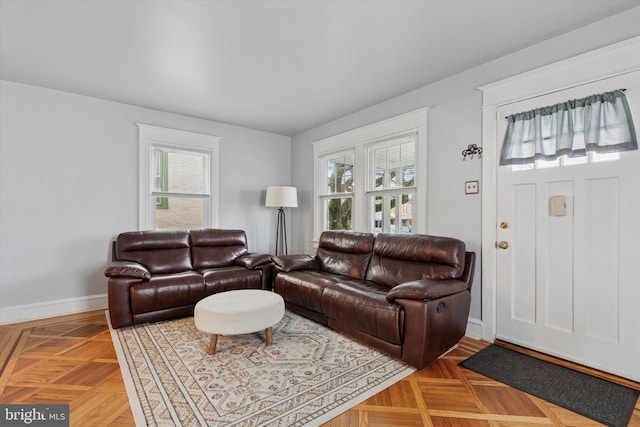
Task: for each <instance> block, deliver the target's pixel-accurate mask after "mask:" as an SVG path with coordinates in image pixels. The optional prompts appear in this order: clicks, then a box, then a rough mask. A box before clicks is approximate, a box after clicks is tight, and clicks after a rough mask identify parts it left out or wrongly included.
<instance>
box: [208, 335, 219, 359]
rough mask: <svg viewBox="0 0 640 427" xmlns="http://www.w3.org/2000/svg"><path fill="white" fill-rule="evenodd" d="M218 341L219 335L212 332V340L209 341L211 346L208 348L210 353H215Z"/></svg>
mask: <svg viewBox="0 0 640 427" xmlns="http://www.w3.org/2000/svg"><path fill="white" fill-rule="evenodd" d="M217 342H218V335H216V334H211V340H210V341H209V348H208V349H207V353H208V354H214V353H215V352H216V344H217Z"/></svg>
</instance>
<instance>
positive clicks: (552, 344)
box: [496, 71, 640, 381]
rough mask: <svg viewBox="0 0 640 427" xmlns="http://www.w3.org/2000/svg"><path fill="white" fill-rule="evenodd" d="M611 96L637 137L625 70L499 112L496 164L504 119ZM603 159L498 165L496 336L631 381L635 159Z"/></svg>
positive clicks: (639, 346) (633, 79)
mask: <svg viewBox="0 0 640 427" xmlns="http://www.w3.org/2000/svg"><path fill="white" fill-rule="evenodd" d="M620 88H626V89H627V90H626V96H627V99H628V101H629V105H630V108H631V111H632V114H633V118H634V122H635V125H636V130H637V131H640V128H639V127H640V71H635V72H632V73H628V74H625V75H622V76H617V77H614V78H610V79H606V80H602V81H599V82H596V83H590V84H587V85H582V86H579V87H574V88H571V89H566V90H563V91H559V92H554V93H551V94H547V95H544V96H540V97H536V98H534V99H528V100H525V101H520V102H517V103H514V104H510V105H506V106H503V107H500V108H499V109H498V113H499V116H498V123H499V124H498V133H497V134H498V139H499V142H498V149H497V152H498V156H499V153H500V149H501V147H502V140H501V138H503V137H504V134H505V129H506V125H507V123H506V120H504V119H503V118H504V117H505V116H507V115H509V114H512V113H518V112H521V111H527V110H531V109H533V108H536V107H543V106H548V105H552V104H555V103H559V102H563V101H566V100H569V99H576V98H582V97H586V96H589V95H592V94H595V93H602V92H606V91H610V90H614V89H620ZM610 157H611V155H607V156H595V157H594V156H589V158H588V162H586V163H577V164H573V161H569V160H561V161H559V162H558V163H557V164H554V163H537V164H536V166H535V168H531V169H526V168H524V169H523V168H521V170H514V168H513V167H512V166H498V170H497V183H498V187H497V212H496V214H497V222H498V232H497V236H496V237H497V239H496V243H497V244H498V245H499V246H498V247H499V249H498V252H497V273H496V274H497V277H496V280H497V283H496V284H497V288H496V292H497V306H496V312H497V319H496V336H497V338H499V339H502V340H505V341H509V342H513V343H516V344H520V345H523V346H525V347H529V348H533V349H537V350H540V351H543V352H546V353H549V354H553V355H556V356H559V357H562V358H565V359H568V360H572V361H575V362H578V363H581V364H584V365H587V366H591V367H594V368H597V369H601V370H604V371H607V372H611V373H614V374H617V375H621V376H623V377H626V378H630V379H633V380H636V381H638V380H640V362H639V361H640V268H638V267H639V266H640V223H639V222H640V152H639V151H638V150H636V151H631V152H623V153H620V154H619V158H618V159H611V158H610ZM613 157H617V155H614V156H613ZM515 169H517V168H515ZM501 246H502V248H500V247H501Z"/></svg>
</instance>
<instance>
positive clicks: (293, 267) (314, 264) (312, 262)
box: [273, 255, 320, 272]
mask: <svg viewBox="0 0 640 427" xmlns="http://www.w3.org/2000/svg"><path fill="white" fill-rule="evenodd" d="M273 263H274V264H275V265H276V266H277V267H278V268H279V269H280V270H281V271H284V272H289V271H299V270H320V262H319V261H318V259H317V258H316V257H312V256H310V255H281V256H276V257H273Z"/></svg>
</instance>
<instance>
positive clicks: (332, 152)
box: [311, 107, 429, 242]
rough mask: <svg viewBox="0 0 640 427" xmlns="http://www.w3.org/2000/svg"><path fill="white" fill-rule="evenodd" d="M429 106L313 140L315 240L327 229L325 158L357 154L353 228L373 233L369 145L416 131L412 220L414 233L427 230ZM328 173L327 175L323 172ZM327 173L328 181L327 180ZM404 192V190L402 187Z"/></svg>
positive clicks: (355, 155)
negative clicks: (324, 206) (370, 202)
mask: <svg viewBox="0 0 640 427" xmlns="http://www.w3.org/2000/svg"><path fill="white" fill-rule="evenodd" d="M428 110H429V109H428V107H424V108H421V109H418V110H415V111H411V112H409V113H405V114H401V115H399V116H395V117H391V118H389V119H385V120H382V121H379V122H377V123H373V124H370V125H367V126H364V127H361V128H357V129H354V130H351V131H347V132H344V133H341V134H338V135H335V136H332V137H329V138H324V139H321V140H317V141H314V142H312V143H311V145H312V147H313V156H314V175H313V176H314V183H313V224H314V225H313V227H314V228H313V239H314V241H315V242H317V240H318V239H319V237H320V234H321V233H322V231H324V230H323V219H324V212H323V211H322V209H323V205H322V201H323V199H322V198H321V195H322V194H323V189H322V188H321V186H322V185H324V183H326V167H323V165H322V161H323V160H324V161H326V159H328V158H331V157H332V156H337V155H340V154H341V153H345V152H348V151H352V152H353V153H354V178H353V181H354V191H353V204H352V223H351V226H352V229H353V231H359V232H373V231H374V230H373V229H371V226H372V221H371V217H372V215H373V209H372V207H371V206H369V203H368V200H369V195H368V191H369V179H370V178H369V176H368V175H369V174H368V171H369V162H370V160H369V159H368V157H369V154H368V147H369V146H372V145H375V144H379V143H381V142H383V141H385V140H392V139H395V138H399V137H402V136H403V135H407V134H409V133H415V134H416V147H415V148H416V152H415V156H416V164H415V168H416V171H415V175H414V176H415V185H414V187H415V193H414V201H413V203H414V205H413V206H412V208H413V212H412V214H413V216H414V219H413V220H412V232H413V233H426V231H427V197H428V195H427V190H428V187H427V185H428V183H427V118H428ZM323 174H324V175H323ZM323 176H324V180H323ZM398 190H399V191H402V189H401V188H400V189H398Z"/></svg>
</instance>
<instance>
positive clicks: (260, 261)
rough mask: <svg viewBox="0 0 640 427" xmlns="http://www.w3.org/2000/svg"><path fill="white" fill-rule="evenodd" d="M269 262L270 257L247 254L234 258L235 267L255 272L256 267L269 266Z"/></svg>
mask: <svg viewBox="0 0 640 427" xmlns="http://www.w3.org/2000/svg"><path fill="white" fill-rule="evenodd" d="M270 262H271V255H267V254H257V253H248V254H246V255H242V256H241V257H238V258H236V260H235V261H234V264H235V265H239V266H241V267H244V268H246V269H247V270H255V268H256V267H259V266H261V265H265V264H269V263H270Z"/></svg>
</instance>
